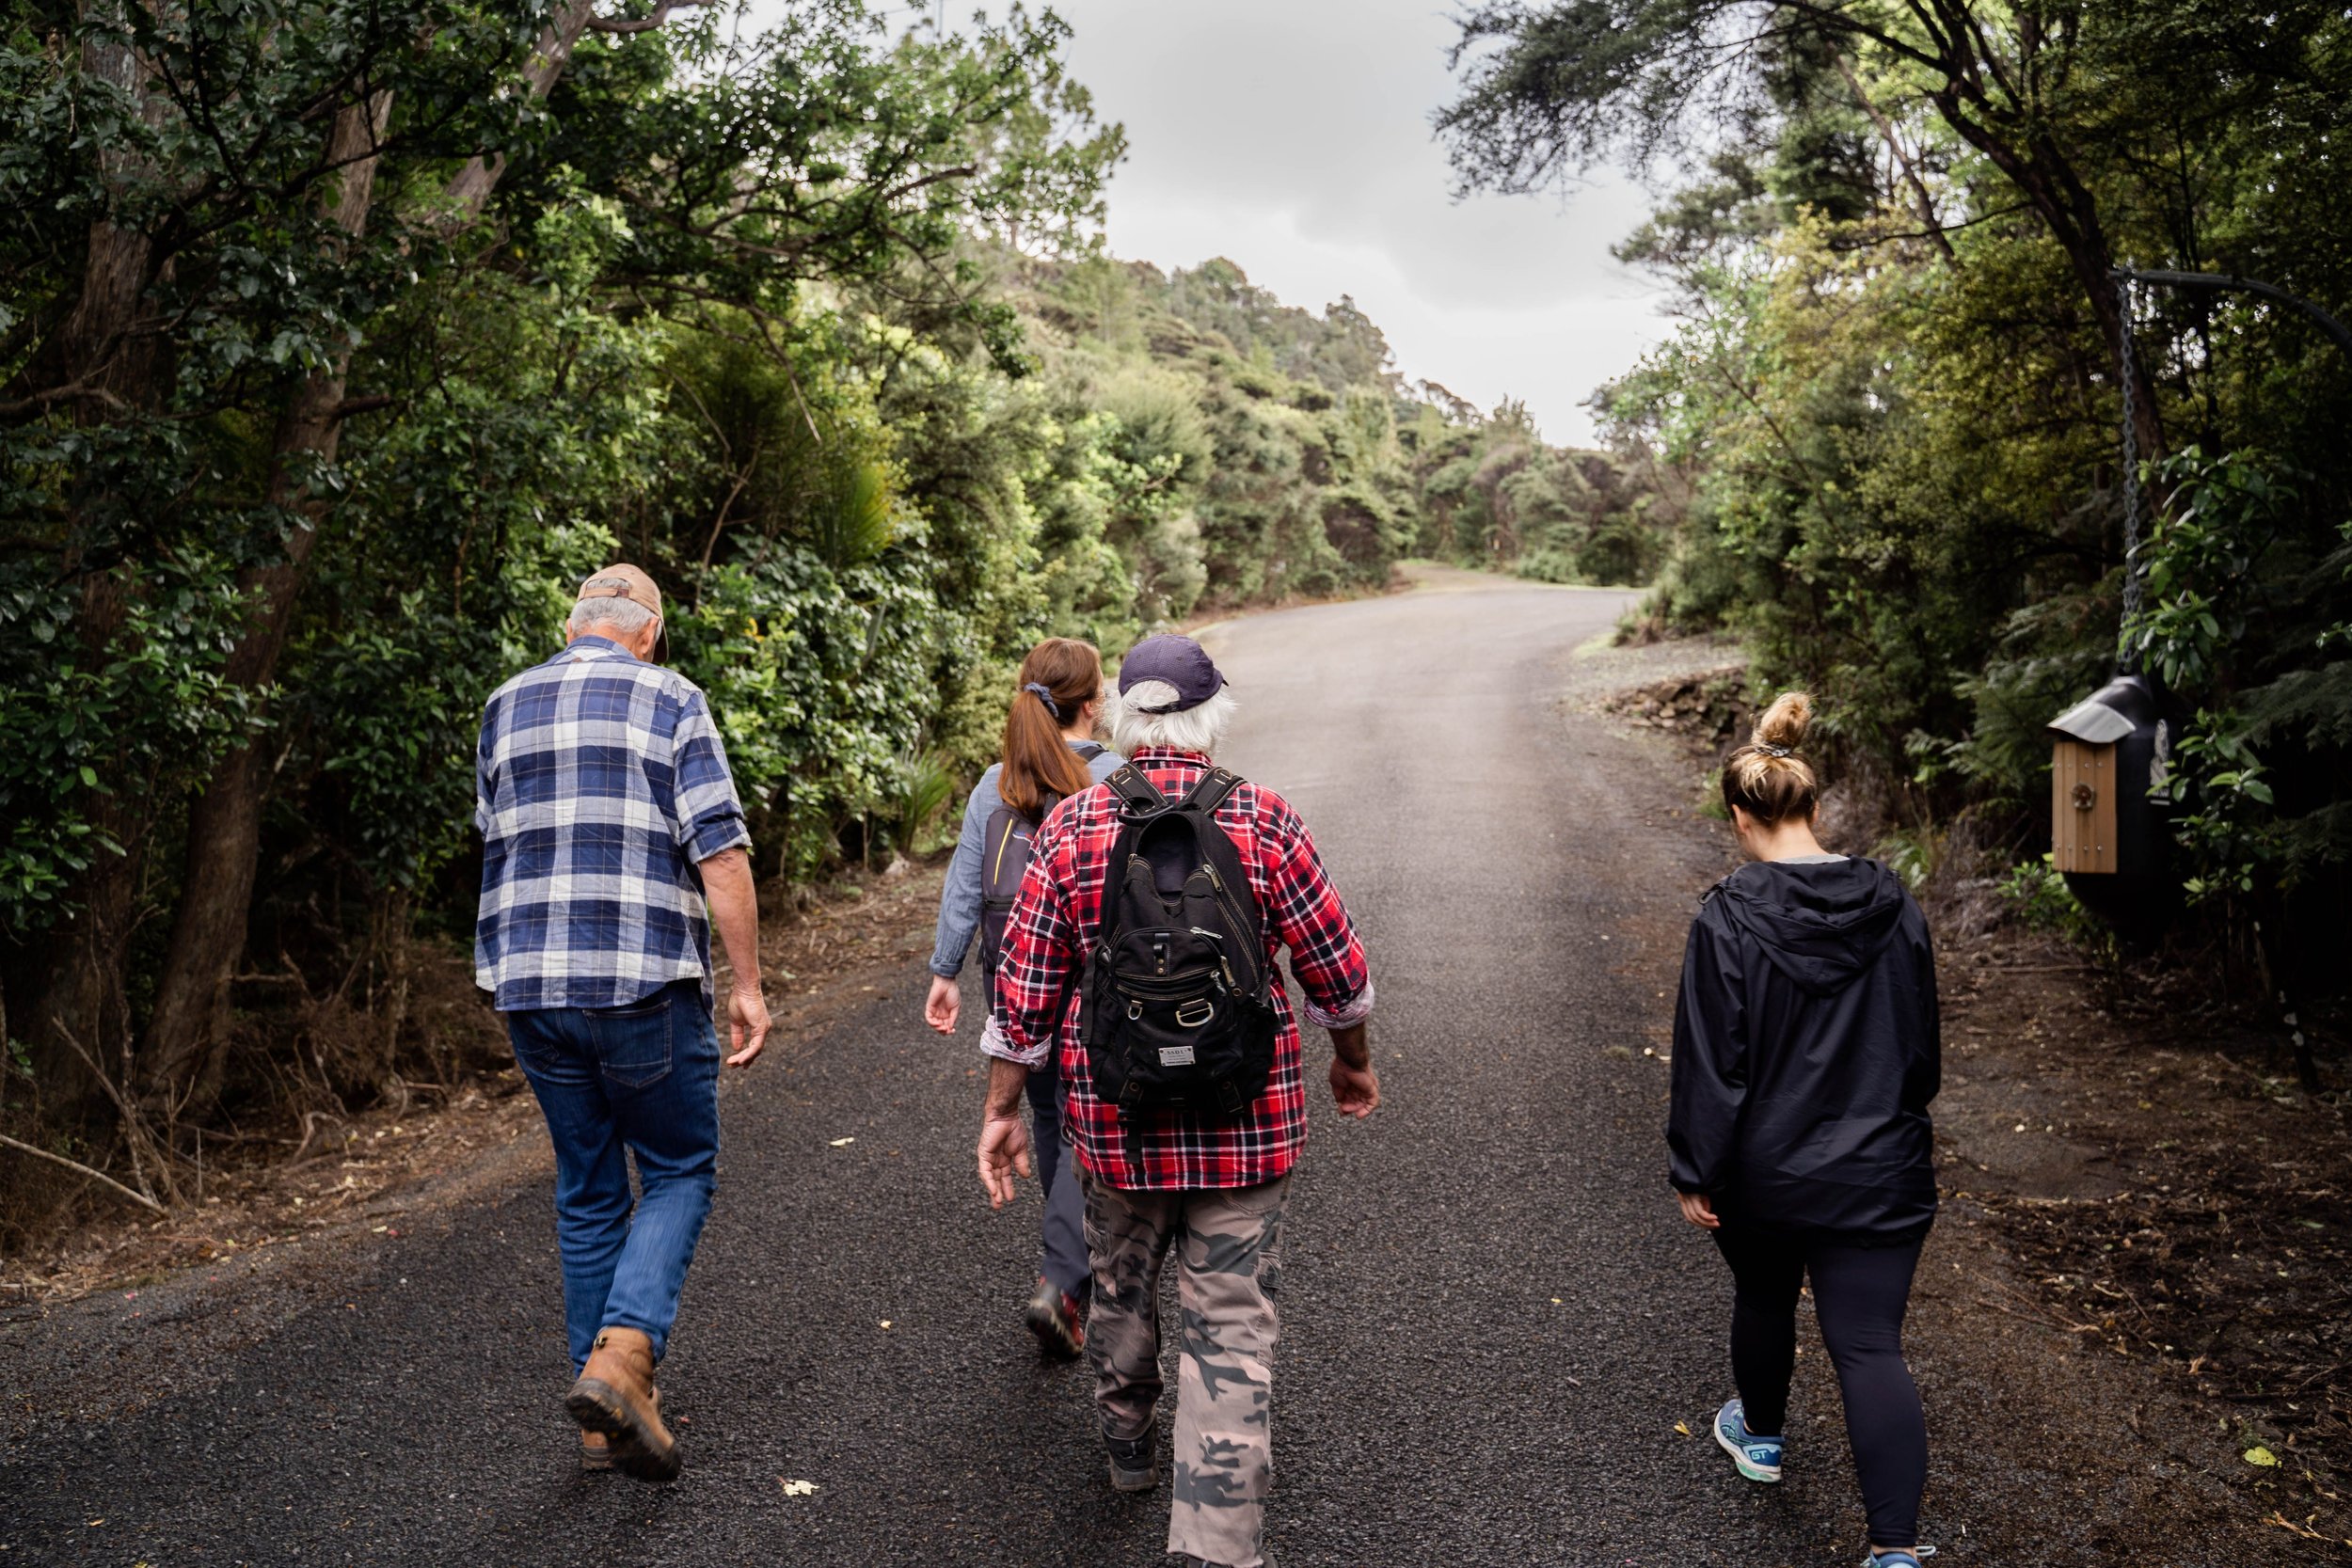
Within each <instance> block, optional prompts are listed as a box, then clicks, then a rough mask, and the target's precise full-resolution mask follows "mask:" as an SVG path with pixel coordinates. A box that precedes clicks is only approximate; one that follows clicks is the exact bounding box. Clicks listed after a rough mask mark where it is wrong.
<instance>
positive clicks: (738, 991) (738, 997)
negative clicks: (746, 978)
mask: <svg viewBox="0 0 2352 1568" xmlns="http://www.w3.org/2000/svg"><path fill="white" fill-rule="evenodd" d="M727 1035H728V1037H729V1042H730V1043H731V1044H732V1045H733V1046H734V1048H735V1049H734V1052H733V1053H732V1054H730V1055H729V1056H728V1057H727V1066H729V1067H749V1066H751V1065H752V1058H753V1057H755V1056H757V1055H758V1054H759V1053H760V1052H761V1051H763V1050H765V1049H766V1048H767V1045H768V999H767V998H766V997H764V996H762V995H760V994H759V988H758V987H757V986H754V987H752V988H751V990H744V989H743V988H742V987H741V986H738V987H736V988H735V989H734V990H730V991H728V992H727Z"/></svg>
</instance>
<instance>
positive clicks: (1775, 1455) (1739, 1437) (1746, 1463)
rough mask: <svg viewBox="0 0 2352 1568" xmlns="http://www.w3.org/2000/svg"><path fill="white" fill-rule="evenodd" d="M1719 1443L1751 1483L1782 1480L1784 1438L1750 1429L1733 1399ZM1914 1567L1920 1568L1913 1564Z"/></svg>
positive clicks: (1719, 1425)
mask: <svg viewBox="0 0 2352 1568" xmlns="http://www.w3.org/2000/svg"><path fill="white" fill-rule="evenodd" d="M1715 1441H1716V1443H1717V1444H1718V1445H1719V1446H1720V1447H1721V1448H1722V1449H1723V1450H1724V1452H1725V1453H1727V1454H1729V1455H1731V1462H1732V1463H1733V1464H1734V1465H1738V1466H1740V1474H1741V1475H1743V1476H1745V1477H1747V1478H1748V1479H1749V1480H1750V1481H1778V1480H1779V1479H1780V1439H1779V1438H1777V1437H1758V1436H1757V1435H1756V1433H1753V1432H1750V1431H1749V1430H1748V1418H1747V1413H1746V1412H1745V1411H1743V1410H1741V1409H1740V1402H1739V1401H1738V1400H1733V1401H1731V1402H1729V1403H1727V1404H1725V1405H1724V1407H1723V1408H1722V1409H1721V1410H1718V1411H1716V1412H1715ZM1911 1568H1919V1565H1918V1564H1917V1563H1913V1564H1912V1565H1911Z"/></svg>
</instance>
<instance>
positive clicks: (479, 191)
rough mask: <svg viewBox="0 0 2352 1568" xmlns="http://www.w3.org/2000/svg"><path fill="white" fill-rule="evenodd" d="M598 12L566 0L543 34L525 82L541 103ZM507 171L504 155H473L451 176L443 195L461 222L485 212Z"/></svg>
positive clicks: (584, 0)
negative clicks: (483, 207) (484, 207)
mask: <svg viewBox="0 0 2352 1568" xmlns="http://www.w3.org/2000/svg"><path fill="white" fill-rule="evenodd" d="M595 16H596V4H595V0H566V4H565V5H564V8H562V9H561V10H559V11H557V12H556V13H555V20H554V21H552V22H550V23H549V24H548V29H547V31H546V32H544V33H541V34H540V35H539V46H538V47H537V48H536V49H534V50H532V55H531V63H530V64H529V65H527V66H525V67H524V68H523V86H524V87H525V89H526V90H527V91H528V92H529V93H530V95H531V101H532V103H537V102H538V101H539V100H540V99H542V98H545V97H546V96H547V95H548V89H550V88H551V87H554V86H555V83H556V79H557V78H558V77H560V76H562V75H563V74H564V67H565V66H567V65H569V64H571V61H572V51H573V50H574V49H575V48H577V47H578V46H579V44H580V38H581V36H582V35H583V34H585V33H586V32H587V31H588V24H589V23H590V21H592V20H593V19H594V18H595ZM505 172H506V159H505V158H504V156H502V155H501V156H497V157H490V158H483V157H473V158H469V159H467V160H466V165H465V166H464V167H463V168H461V169H459V170H458V171H457V172H456V173H455V174H454V175H453V176H451V178H450V182H449V185H448V188H447V189H446V190H444V191H443V192H442V199H443V200H445V201H446V202H447V203H448V204H449V206H450V209H451V215H452V216H453V218H454V219H455V220H456V221H457V222H459V223H461V224H462V223H470V222H472V221H473V220H474V218H476V217H478V216H480V215H481V213H482V205H483V203H484V202H485V201H487V200H489V199H490V193H491V191H493V190H494V189H496V188H497V186H498V182H499V180H500V177H501V176H502V175H504V174H505Z"/></svg>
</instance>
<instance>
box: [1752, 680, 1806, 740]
mask: <svg viewBox="0 0 2352 1568" xmlns="http://www.w3.org/2000/svg"><path fill="white" fill-rule="evenodd" d="M1812 727H1813V699H1812V698H1811V697H1810V696H1808V695H1806V694H1805V693H1804V692H1802V691H1784V692H1782V693H1781V694H1780V695H1779V696H1778V697H1776V698H1774V699H1773V701H1772V706H1771V707H1768V708H1766V709H1765V710H1764V713H1763V717H1761V718H1759V719H1757V720H1756V733H1755V735H1754V736H1753V739H1754V742H1755V744H1756V745H1758V746H1778V747H1781V748H1782V749H1784V750H1786V751H1790V752H1793V751H1795V750H1796V749H1797V748H1798V747H1800V746H1803V745H1804V735H1805V731H1807V730H1809V729H1811V728H1812Z"/></svg>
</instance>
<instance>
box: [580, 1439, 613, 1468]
mask: <svg viewBox="0 0 2352 1568" xmlns="http://www.w3.org/2000/svg"><path fill="white" fill-rule="evenodd" d="M611 1468H612V1439H611V1438H609V1437H607V1436H606V1435H605V1434H604V1433H601V1432H586V1431H583V1432H581V1433H580V1469H582V1470H583V1471H588V1472H591V1473H593V1472H595V1471H597V1470H610V1469H611Z"/></svg>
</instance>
